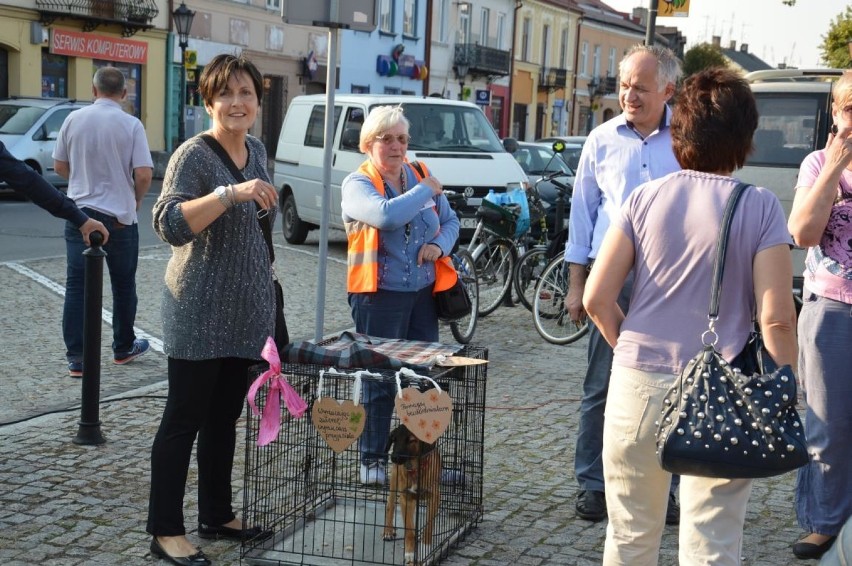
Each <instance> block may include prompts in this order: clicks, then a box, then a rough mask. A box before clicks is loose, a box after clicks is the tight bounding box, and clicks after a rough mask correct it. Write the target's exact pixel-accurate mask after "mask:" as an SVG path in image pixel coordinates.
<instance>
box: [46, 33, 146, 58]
mask: <svg viewBox="0 0 852 566" xmlns="http://www.w3.org/2000/svg"><path fill="white" fill-rule="evenodd" d="M50 52H51V53H54V54H56V55H69V56H71V57H85V58H87V59H104V60H107V61H116V62H122V63H135V64H137V65H144V64H145V63H147V62H148V44H147V43H145V42H144V41H134V40H132V39H121V38H118V37H109V36H106V35H96V34H93V33H83V32H78V31H71V30H65V29H53V30H51V32H50Z"/></svg>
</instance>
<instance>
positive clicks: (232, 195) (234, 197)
mask: <svg viewBox="0 0 852 566" xmlns="http://www.w3.org/2000/svg"><path fill="white" fill-rule="evenodd" d="M228 201H229V202H230V203H231V206H234V205H235V204H237V195H236V193H235V192H234V185H230V184H229V185H228ZM229 208H230V207H229Z"/></svg>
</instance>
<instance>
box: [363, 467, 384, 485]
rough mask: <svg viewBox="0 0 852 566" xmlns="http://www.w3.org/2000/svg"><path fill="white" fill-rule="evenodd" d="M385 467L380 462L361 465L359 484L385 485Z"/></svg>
mask: <svg viewBox="0 0 852 566" xmlns="http://www.w3.org/2000/svg"><path fill="white" fill-rule="evenodd" d="M385 481H387V477H386V476H385V465H384V464H383V463H382V462H370V463H369V464H361V483H362V484H364V485H385Z"/></svg>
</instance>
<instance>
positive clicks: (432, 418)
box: [394, 387, 453, 444]
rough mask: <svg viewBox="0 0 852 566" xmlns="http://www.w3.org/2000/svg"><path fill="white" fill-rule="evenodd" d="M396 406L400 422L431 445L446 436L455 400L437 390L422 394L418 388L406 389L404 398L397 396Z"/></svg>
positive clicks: (403, 391)
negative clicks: (443, 435)
mask: <svg viewBox="0 0 852 566" xmlns="http://www.w3.org/2000/svg"><path fill="white" fill-rule="evenodd" d="M394 405H395V406H396V414H397V415H398V416H399V420H400V422H401V423H402V424H404V425H405V426H406V427H408V430H410V431H411V432H412V433H414V436H416V437H417V438H419V439H420V440H422V441H423V442H428V443H429V444H431V443H433V442H435V441H436V440H438V438H439V437H440V436H441V435H442V434H444V432H445V431H446V430H447V427H448V426H450V419H451V418H452V416H453V400H452V399H450V396H449V395H447V392H446V391H438V390H437V389H429V390H428V391H424V392H422V393H421V392H420V391H418V390H417V388H416V387H406V388H405V389H403V390H402V397H400V396H399V395H397V396H396V398H395V401H394Z"/></svg>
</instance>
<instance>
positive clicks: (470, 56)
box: [453, 43, 511, 76]
mask: <svg viewBox="0 0 852 566" xmlns="http://www.w3.org/2000/svg"><path fill="white" fill-rule="evenodd" d="M459 64H462V65H465V64H466V65H467V66H468V73H470V74H471V75H474V76H476V75H492V76H505V75H508V74H509V71H510V70H511V53H509V52H508V51H503V50H502V49H495V48H493V47H483V46H482V45H478V44H476V43H461V44H456V47H455V54H454V56H453V65H459Z"/></svg>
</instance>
